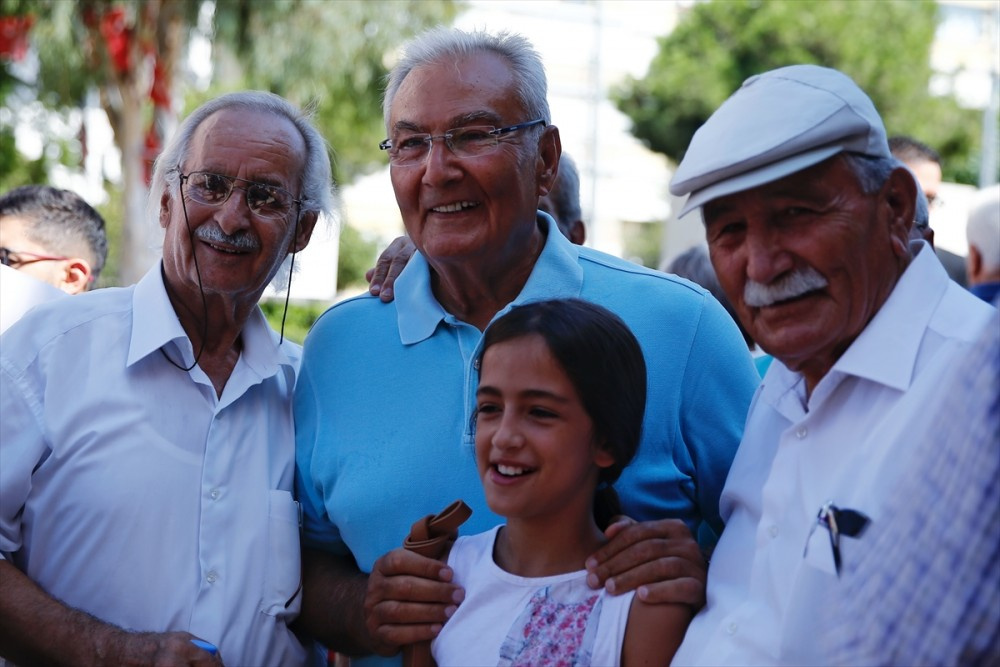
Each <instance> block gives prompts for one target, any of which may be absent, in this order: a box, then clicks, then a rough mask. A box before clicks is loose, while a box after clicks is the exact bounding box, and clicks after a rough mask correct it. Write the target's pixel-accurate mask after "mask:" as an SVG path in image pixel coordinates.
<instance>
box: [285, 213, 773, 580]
mask: <svg viewBox="0 0 1000 667" xmlns="http://www.w3.org/2000/svg"><path fill="white" fill-rule="evenodd" d="M539 224H540V225H541V226H542V227H543V229H547V228H552V229H554V227H552V226H551V225H552V223H551V219H550V218H548V217H547V216H544V215H540V216H539ZM395 293H396V298H395V301H393V302H391V303H382V302H381V301H380V300H379V299H377V298H374V297H371V296H368V295H364V296H360V297H357V298H354V299H349V300H346V301H343V302H341V303H338V304H336V305H334V306H333V307H331V308H330V309H329V310H327V311H326V313H324V314H323V315H322V316H321V317H320V319H319V320H318V321H317V322H316V324H315V325H314V326H313V328H312V331H310V333H309V335H308V337H307V338H306V342H305V350H304V355H303V360H302V366H301V372H300V376H299V381H298V385H297V387H296V391H295V402H294V403H295V423H296V441H297V488H298V493H299V500H300V502H301V503H302V508H303V513H304V524H303V526H304V540H305V543H306V545H307V546H309V547H313V548H321V549H326V550H330V551H334V552H337V553H340V554H347V553H350V554H351V555H353V557H354V558H355V560H356V561H357V563H358V566H359V567H360V568H361V569H362V570H364V571H365V572H369V571H371V568H372V565H373V564H374V562H375V560H376V559H377V558H379V557H380V556H382V555H383V554H385V553H386V552H388V551H390V550H392V549H394V548H396V547H398V546H401V545H402V542H403V539H404V538H405V537H406V535H407V534H408V533H409V530H410V526H411V524H412V523H413V522H414V521H415V520H417V519H418V518H420V517H422V516H424V515H426V514H431V513H436V512H438V511H440V510H442V509H443V508H444V507H445V506H446V505H448V504H449V503H451V502H453V501H454V500H456V499H458V498H461V499H463V500H464V501H465V502H466V503H468V504H469V505H470V506H471V507H472V509H473V515H472V518H471V519H470V520H469V521H468V522H466V523H465V525H463V526H462V530H461V532H462V534H473V533H478V532H482V531H485V530H487V529H489V528H491V527H493V526H494V525H496V524H497V523H500V522H502V519H501V518H500V517H498V516H496V515H495V514H493V513H492V512H491V511H490V510H489V508H488V507H487V505H486V500H485V497H484V494H483V490H482V486H481V484H480V481H479V476H478V472H477V470H476V464H475V448H474V446H473V438H472V434H471V430H470V426H471V414H472V410H473V408H474V407H475V389H476V383H477V376H476V373H475V371H474V369H473V367H472V364H473V361H474V359H475V357H476V355H477V353H478V351H479V347H480V345H481V342H482V332H480V331H479V330H478V329H477V328H476V327H475V326H472V325H470V324H466V323H465V322H461V321H459V320H458V319H456V318H455V317H454V316H452V315H451V314H449V313H447V312H445V310H444V309H443V308H442V306H441V305H440V304H439V303H438V301H437V300H436V299H435V298H434V295H433V293H432V291H431V281H430V269H429V267H428V264H427V262H426V261H425V260H424V258H423V257H422V256H421V255H420V254H419V253H418V254H415V255H414V256H413V258H412V259H411V260H410V262H409V264H408V266H407V267H406V269H405V270H404V271H403V272H402V274H401V275H400V276H399V278H398V280H397V281H396V285H395ZM558 297H578V298H582V299H586V300H589V301H593V302H595V303H598V304H601V305H603V306H605V307H606V308H608V309H609V310H611V311H613V312H615V313H617V314H618V315H619V316H620V317H621V318H622V319H623V320H624V321H625V322H626V323H627V324H628V325H629V326H630V327H631V328H632V331H633V332H634V333H635V335H636V337H637V338H638V339H639V341H640V343H641V344H642V347H643V352H644V353H645V355H646V363H647V366H648V374H649V378H648V382H649V387H648V397H647V405H646V417H645V423H644V425H643V436H642V442H641V444H640V447H639V451H638V453H637V455H636V457H635V459H634V460H633V462H632V464H631V465H630V466H629V467H627V468H626V469H625V471H624V473H623V474H622V476H621V478H620V480H619V481H618V482H617V483H616V485H615V486H616V488H617V489H618V492H619V495H620V496H621V499H622V502H623V505H624V509H625V511H626V513H627V514H629V515H630V516H632V517H633V518H635V519H639V520H647V519H659V518H665V517H676V518H680V519H683V520H685V521H686V522H687V523H688V525H689V526H691V528H692V530H693V531H696V534H698V535H699V536H700V537H702V538H703V539H702V540H701V541H702V542H703V543H706V542H708V543H710V542H714V539H715V537H714V535H715V534H717V533H718V532H720V531H721V528H722V522H721V520H720V519H719V507H718V501H719V495H720V493H721V491H722V486H723V483H724V482H725V480H726V474H727V473H728V471H729V465H730V463H731V462H732V459H733V456H734V454H735V452H736V447H737V445H738V444H739V442H740V437H741V435H742V431H743V422H744V419H745V417H746V413H747V408H748V406H749V404H750V399H751V397H752V395H753V392H754V390H755V388H756V386H757V384H758V383H759V381H760V378H759V376H758V375H757V371H756V370H755V368H754V365H753V362H752V360H751V358H750V354H749V352H748V350H747V347H746V343H744V342H743V338H742V336H741V335H740V333H739V331H738V330H737V328H736V325H735V324H734V323H733V320H732V318H730V316H729V315H728V314H727V313H726V311H725V310H724V309H723V308H722V306H720V305H719V303H718V302H717V301H716V300H715V299H714V298H713V297H712V296H711V295H709V293H708V292H706V291H705V290H703V289H701V288H700V287H698V286H696V285H694V284H693V283H690V282H688V281H686V280H683V279H681V278H678V277H676V276H672V275H668V274H664V273H660V272H658V271H652V270H649V269H646V268H644V267H642V266H638V265H636V264H632V263H630V262H626V261H624V260H621V259H618V258H616V257H613V256H611V255H607V254H604V253H601V252H598V251H596V250H593V249H590V248H585V247H580V246H576V245H573V244H572V243H570V242H569V241H568V240H567V239H566V238H565V237H563V236H562V234H559V233H549V234H548V235H547V239H546V242H545V247H544V248H543V250H542V253H541V255H540V256H539V258H538V261H537V263H536V264H535V267H534V269H533V271H532V273H531V275H530V276H529V278H528V281H527V283H526V284H525V285H524V289H523V290H522V291H521V293H520V294H519V295H518V297H517V299H515V300H514V302H513V303H511V304H510V305H508V306H507V307H506V308H504V309H503V310H501V311H500V312H499V313H498V314H497V317H500V316H501V315H503V314H504V313H506V312H507V311H508V310H510V308H511V307H512V306H514V305H517V304H521V303H524V302H527V301H536V300H540V299H551V298H558Z"/></svg>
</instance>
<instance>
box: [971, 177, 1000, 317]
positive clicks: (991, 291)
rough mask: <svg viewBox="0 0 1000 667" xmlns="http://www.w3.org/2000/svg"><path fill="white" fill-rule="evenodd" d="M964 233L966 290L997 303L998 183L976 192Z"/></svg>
mask: <svg viewBox="0 0 1000 667" xmlns="http://www.w3.org/2000/svg"><path fill="white" fill-rule="evenodd" d="M965 236H966V238H967V239H968V241H969V255H968V257H967V259H966V271H967V273H968V278H969V290H970V291H971V292H972V293H973V294H975V295H976V296H978V297H979V298H980V299H983V300H984V301H988V302H990V303H996V299H997V296H998V295H1000V185H994V186H993V187H990V188H986V189H984V190H980V191H979V193H978V194H977V195H976V199H975V200H974V202H973V205H972V209H971V210H970V211H969V221H968V223H967V224H966V226H965Z"/></svg>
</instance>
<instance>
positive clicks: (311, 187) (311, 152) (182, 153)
mask: <svg viewBox="0 0 1000 667" xmlns="http://www.w3.org/2000/svg"><path fill="white" fill-rule="evenodd" d="M227 109H242V110H245V111H251V112H257V113H270V114H274V115H276V116H280V117H282V118H286V119H288V120H289V121H290V122H291V123H292V124H293V125H294V126H295V127H296V129H298V131H299V134H301V135H302V140H303V142H304V143H305V146H306V159H305V164H304V165H303V167H302V174H301V186H302V194H301V195H300V197H301V200H302V208H301V210H302V211H315V212H316V213H317V215H318V216H319V217H320V218H324V217H325V218H327V219H329V220H335V219H336V218H335V212H334V205H335V201H336V189H335V187H334V185H333V179H332V176H331V169H330V156H329V153H328V149H329V146H328V145H327V142H326V140H325V139H323V135H321V134H320V133H319V131H318V130H317V129H316V128H315V127H313V124H312V121H311V117H312V112H311V111H303V110H300V109H298V108H296V107H295V106H294V105H293V104H292V103H291V102H289V101H288V100H286V99H285V98H283V97H280V96H278V95H275V94H273V93H268V92H265V91H260V90H246V91H241V92H237V93H229V94H228V95H222V96H220V97H216V98H215V99H212V100H209V101H208V102H205V103H204V104H202V105H201V106H200V107H198V108H197V109H195V110H194V111H192V112H191V113H190V114H189V115H188V117H187V118H185V119H184V122H182V123H181V125H180V127H178V128H177V132H175V133H174V135H173V137H171V139H170V141H169V142H168V143H167V145H166V147H165V148H164V149H163V152H162V153H160V156H159V157H158V158H156V163H155V165H154V166H153V177H152V179H151V182H150V186H149V197H148V199H147V200H146V219H147V221H148V222H149V224H151V225H154V226H155V227H156V228H159V217H160V199H161V198H162V196H163V193H164V192H165V191H166V190H167V188H168V187H170V186H173V185H175V184H176V183H177V182H178V181H179V179H180V170H181V165H182V164H183V162H184V160H185V159H186V158H187V156H188V152H189V151H190V149H191V140H192V139H193V138H194V133H195V131H196V130H197V129H198V126H199V125H201V123H202V122H203V121H204V120H206V119H207V118H209V117H210V116H211V115H212V114H214V113H216V112H219V111H224V110H227ZM247 131H248V132H252V128H248V130H247ZM160 239H161V243H162V236H160ZM290 261H291V260H290V255H289V257H286V258H285V260H284V262H282V265H281V268H280V269H279V270H278V273H277V274H276V275H275V277H274V280H273V283H274V285H275V287H276V288H277V289H283V288H284V285H287V280H288V278H289V274H290V272H289V264H290Z"/></svg>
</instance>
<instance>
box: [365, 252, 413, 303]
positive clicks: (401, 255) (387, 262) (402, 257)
mask: <svg viewBox="0 0 1000 667" xmlns="http://www.w3.org/2000/svg"><path fill="white" fill-rule="evenodd" d="M414 249H415V248H414V246H413V243H412V242H411V241H410V239H409V238H408V237H406V236H400V237H398V238H396V239H394V240H393V242H392V243H390V244H389V247H388V248H386V249H385V250H383V251H382V254H381V255H379V256H378V260H377V261H376V262H375V268H372V269H368V270H367V271H366V272H365V280H367V281H368V282H369V286H368V292H369V293H370V294H371V295H372V296H377V297H379V298H380V299H381V300H382V301H383V302H385V303H389V302H390V301H392V299H393V293H392V285H393V283H395V282H396V278H397V277H398V276H399V274H400V273H401V272H402V271H403V267H405V266H406V263H407V262H409V261H410V257H411V256H412V255H413V251H414Z"/></svg>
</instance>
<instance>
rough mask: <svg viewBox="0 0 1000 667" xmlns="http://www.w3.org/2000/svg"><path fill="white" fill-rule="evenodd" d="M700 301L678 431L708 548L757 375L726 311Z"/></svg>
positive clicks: (719, 524) (717, 529) (701, 539)
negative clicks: (688, 456)
mask: <svg viewBox="0 0 1000 667" xmlns="http://www.w3.org/2000/svg"><path fill="white" fill-rule="evenodd" d="M704 303H705V305H704V308H703V309H702V313H701V318H700V321H699V323H698V328H697V331H696V332H695V336H694V339H693V341H692V344H691V356H690V359H689V360H688V364H687V367H686V369H685V373H684V379H683V385H682V386H683V388H684V389H683V391H682V394H681V402H682V405H681V410H680V430H681V434H680V435H681V439H682V440H683V443H684V446H685V448H686V450H687V452H688V454H689V455H690V457H691V464H692V466H693V468H694V480H695V495H696V499H697V503H698V507H699V508H700V510H701V523H700V525H699V526H698V527H697V534H696V538H697V539H698V543H699V544H700V545H701V546H702V548H705V549H711V548H712V547H714V546H715V543H716V541H718V539H719V535H721V534H722V529H723V521H722V518H721V517H720V515H719V496H721V495H722V488H723V486H724V485H725V483H726V477H727V476H728V474H729V468H730V466H731V465H732V463H733V458H734V457H735V456H736V450H737V448H738V447H739V444H740V440H741V439H742V437H743V427H744V425H745V423H746V417H747V410H748V409H749V407H750V401H751V400H752V398H753V395H754V392H755V391H756V389H757V385H758V384H760V375H758V373H757V369H756V367H755V366H754V363H753V359H752V357H751V355H750V351H749V349H748V348H747V346H746V343H745V342H744V340H743V336H742V335H741V334H740V332H739V329H738V328H737V326H736V323H735V322H734V321H733V319H732V317H731V316H730V315H729V313H727V312H726V310H725V309H724V308H723V307H722V305H721V304H719V302H718V301H716V300H715V299H714V298H712V297H710V296H708V295H706V297H705V302H704Z"/></svg>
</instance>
